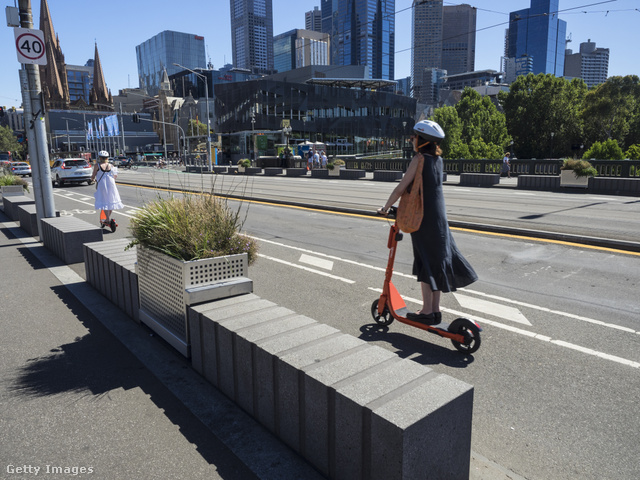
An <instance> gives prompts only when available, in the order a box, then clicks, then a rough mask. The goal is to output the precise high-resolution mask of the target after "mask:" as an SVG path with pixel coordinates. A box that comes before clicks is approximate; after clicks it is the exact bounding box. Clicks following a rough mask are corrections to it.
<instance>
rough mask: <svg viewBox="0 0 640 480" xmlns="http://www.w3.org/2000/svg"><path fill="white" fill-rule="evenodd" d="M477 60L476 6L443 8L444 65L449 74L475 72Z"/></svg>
mask: <svg viewBox="0 0 640 480" xmlns="http://www.w3.org/2000/svg"><path fill="white" fill-rule="evenodd" d="M475 61H476V8H475V7H472V6H470V5H465V4H463V5H447V6H445V7H444V8H443V9H442V65H441V67H440V68H441V69H443V70H446V71H447V74H449V75H457V74H458V73H466V72H473V71H474V70H475Z"/></svg>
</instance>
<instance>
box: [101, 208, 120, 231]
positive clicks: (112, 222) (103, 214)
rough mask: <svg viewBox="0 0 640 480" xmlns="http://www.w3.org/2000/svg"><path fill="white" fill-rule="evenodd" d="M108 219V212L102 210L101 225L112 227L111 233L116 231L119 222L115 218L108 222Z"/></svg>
mask: <svg viewBox="0 0 640 480" xmlns="http://www.w3.org/2000/svg"><path fill="white" fill-rule="evenodd" d="M106 220H107V214H106V213H104V210H100V226H101V227H102V228H104V227H109V228H110V229H111V233H114V232H115V231H116V228H118V224H117V223H116V221H115V220H114V219H113V218H112V219H111V221H110V222H108V223H107V222H106Z"/></svg>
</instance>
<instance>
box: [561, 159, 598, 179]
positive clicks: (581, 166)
mask: <svg viewBox="0 0 640 480" xmlns="http://www.w3.org/2000/svg"><path fill="white" fill-rule="evenodd" d="M560 170H573V173H575V175H576V177H595V176H596V175H597V174H598V171H597V170H596V169H595V168H594V167H593V165H591V164H590V163H589V162H587V161H586V160H576V159H574V158H567V159H565V160H564V162H563V164H562V167H560Z"/></svg>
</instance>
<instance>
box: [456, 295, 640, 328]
mask: <svg viewBox="0 0 640 480" xmlns="http://www.w3.org/2000/svg"><path fill="white" fill-rule="evenodd" d="M464 292H465V293H471V294H473V295H479V296H482V297H485V298H493V299H495V300H500V301H502V302H506V303H512V304H514V305H519V306H521V307H527V308H532V309H534V310H538V311H541V312H547V313H552V314H554V315H560V316H562V317H567V318H573V319H574V320H580V321H581V322H586V323H592V324H593V325H599V326H601V327H607V328H613V329H614V330H620V331H623V332H627V333H638V334H640V332H636V331H635V330H633V329H632V328H627V327H623V326H620V325H616V324H614V323H606V322H603V321H601V320H595V319H593V318H588V317H582V316H580V315H574V314H573V313H567V312H561V311H559V310H551V309H550V308H546V307H540V306H538V305H532V304H530V303H525V302H519V301H518V300H511V299H509V298H504V297H498V296H497V295H490V294H488V293H483V292H478V291H477V290H469V289H467V288H465V289H464Z"/></svg>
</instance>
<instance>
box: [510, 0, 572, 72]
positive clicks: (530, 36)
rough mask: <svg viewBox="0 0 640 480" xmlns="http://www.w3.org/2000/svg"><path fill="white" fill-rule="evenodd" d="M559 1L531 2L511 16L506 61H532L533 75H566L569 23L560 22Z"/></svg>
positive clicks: (537, 0) (536, 0) (535, 0)
mask: <svg viewBox="0 0 640 480" xmlns="http://www.w3.org/2000/svg"><path fill="white" fill-rule="evenodd" d="M559 3H560V0H531V7H530V8H525V9H523V10H518V11H516V12H511V13H510V14H509V29H508V30H507V57H508V58H518V57H523V56H529V57H532V58H533V73H534V74H538V73H551V74H553V75H556V76H558V77H561V76H562V75H563V74H564V50H565V41H566V40H565V37H566V32H567V22H565V21H564V20H560V19H559V18H558V9H559Z"/></svg>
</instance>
